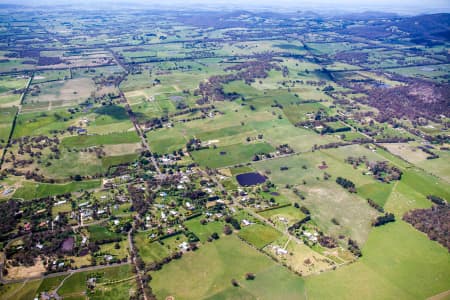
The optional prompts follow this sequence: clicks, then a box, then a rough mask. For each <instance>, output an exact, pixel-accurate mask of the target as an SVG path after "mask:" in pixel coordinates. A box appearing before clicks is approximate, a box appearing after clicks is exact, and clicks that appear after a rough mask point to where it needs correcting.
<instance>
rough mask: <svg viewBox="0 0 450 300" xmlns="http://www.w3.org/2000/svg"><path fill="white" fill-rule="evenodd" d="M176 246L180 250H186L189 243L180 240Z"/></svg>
mask: <svg viewBox="0 0 450 300" xmlns="http://www.w3.org/2000/svg"><path fill="white" fill-rule="evenodd" d="M178 248H180V249H181V250H182V251H187V250H188V249H189V244H188V243H187V242H182V243H181V244H179V245H178Z"/></svg>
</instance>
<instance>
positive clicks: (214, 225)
mask: <svg viewBox="0 0 450 300" xmlns="http://www.w3.org/2000/svg"><path fill="white" fill-rule="evenodd" d="M184 225H185V226H186V227H187V228H188V229H189V231H192V232H193V233H195V235H196V236H197V237H198V238H199V239H200V241H201V242H202V243H204V242H206V241H207V240H208V238H209V237H210V236H211V234H213V233H214V232H215V233H218V234H219V235H221V234H222V231H223V227H224V225H225V224H224V223H223V222H219V221H212V222H208V223H206V224H205V225H202V224H201V223H200V217H197V218H193V219H190V220H188V221H186V222H184Z"/></svg>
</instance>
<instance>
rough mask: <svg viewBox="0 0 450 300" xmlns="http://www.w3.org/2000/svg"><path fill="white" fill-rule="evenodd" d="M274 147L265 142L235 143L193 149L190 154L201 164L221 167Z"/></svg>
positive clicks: (246, 159)
mask: <svg viewBox="0 0 450 300" xmlns="http://www.w3.org/2000/svg"><path fill="white" fill-rule="evenodd" d="M274 150H275V149H274V148H273V147H272V146H271V145H269V144H267V143H256V144H245V145H242V144H236V145H230V146H224V147H217V149H211V148H210V149H204V150H199V151H194V152H192V153H191V156H192V157H193V158H194V160H195V161H196V162H198V163H199V164H200V165H201V166H205V167H210V168H221V167H225V166H230V165H236V164H240V163H245V162H250V161H251V160H252V158H253V156H254V155H255V154H259V153H270V152H272V151H274Z"/></svg>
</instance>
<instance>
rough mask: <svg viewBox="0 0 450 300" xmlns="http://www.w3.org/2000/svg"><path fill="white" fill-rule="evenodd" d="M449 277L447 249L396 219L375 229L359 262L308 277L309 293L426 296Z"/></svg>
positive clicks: (443, 285) (437, 290) (318, 295)
mask: <svg viewBox="0 0 450 300" xmlns="http://www.w3.org/2000/svg"><path fill="white" fill-rule="evenodd" d="M448 278H450V267H449V258H448V252H447V250H446V249H444V248H443V247H442V246H440V245H439V244H437V243H436V242H433V241H430V240H428V238H427V237H426V236H425V235H424V234H422V233H420V232H418V231H416V230H415V229H414V228H412V227H411V226H410V225H409V224H406V223H404V222H403V221H397V222H395V223H391V224H388V225H385V226H382V227H378V228H375V229H373V231H372V232H371V234H370V236H369V239H368V241H367V243H366V244H365V246H364V248H363V257H362V258H361V259H360V260H359V261H358V262H356V263H354V264H351V265H349V266H345V267H342V268H340V269H338V270H336V271H332V272H327V273H325V274H320V275H315V276H311V277H308V278H306V280H305V281H306V289H307V293H308V298H309V299H331V298H332V299H355V298H356V299H362V298H364V299H425V298H427V297H430V296H433V295H436V294H439V293H441V292H443V291H446V290H448V289H449V282H448Z"/></svg>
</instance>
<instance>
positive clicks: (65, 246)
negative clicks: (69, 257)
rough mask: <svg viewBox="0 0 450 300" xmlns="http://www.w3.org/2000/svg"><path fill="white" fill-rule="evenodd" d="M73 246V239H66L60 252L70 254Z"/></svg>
mask: <svg viewBox="0 0 450 300" xmlns="http://www.w3.org/2000/svg"><path fill="white" fill-rule="evenodd" d="M74 244H75V239H74V238H73V237H68V238H67V239H65V240H64V242H63V243H62V245H61V250H62V251H64V252H70V251H72V250H73V246H74Z"/></svg>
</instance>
